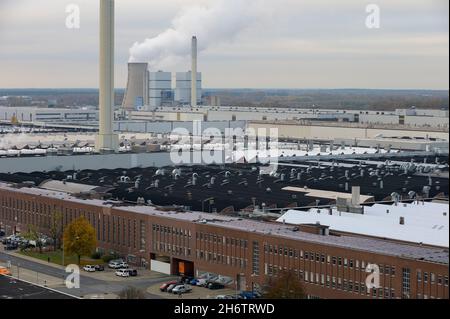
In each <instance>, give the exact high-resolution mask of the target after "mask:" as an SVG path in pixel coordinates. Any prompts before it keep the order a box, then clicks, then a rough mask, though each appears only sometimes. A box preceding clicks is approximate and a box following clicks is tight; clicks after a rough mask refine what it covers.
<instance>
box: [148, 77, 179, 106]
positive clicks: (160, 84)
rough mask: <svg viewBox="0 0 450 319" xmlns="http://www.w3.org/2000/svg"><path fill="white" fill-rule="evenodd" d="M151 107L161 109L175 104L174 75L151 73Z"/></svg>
mask: <svg viewBox="0 0 450 319" xmlns="http://www.w3.org/2000/svg"><path fill="white" fill-rule="evenodd" d="M149 74H150V81H149V103H148V104H149V106H150V107H152V108H154V107H160V106H163V105H172V104H173V91H172V73H170V72H163V71H158V72H150V73H149Z"/></svg>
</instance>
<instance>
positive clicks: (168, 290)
mask: <svg viewBox="0 0 450 319" xmlns="http://www.w3.org/2000/svg"><path fill="white" fill-rule="evenodd" d="M180 285H183V284H182V283H180V282H178V283H176V284H173V285H170V286H169V287H167V290H166V291H167V292H168V293H172V290H173V289H174V288H175V287H177V286H180Z"/></svg>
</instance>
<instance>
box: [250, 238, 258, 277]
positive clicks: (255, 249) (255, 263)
mask: <svg viewBox="0 0 450 319" xmlns="http://www.w3.org/2000/svg"><path fill="white" fill-rule="evenodd" d="M252 270H253V274H255V275H259V242H257V241H254V242H253V260H252Z"/></svg>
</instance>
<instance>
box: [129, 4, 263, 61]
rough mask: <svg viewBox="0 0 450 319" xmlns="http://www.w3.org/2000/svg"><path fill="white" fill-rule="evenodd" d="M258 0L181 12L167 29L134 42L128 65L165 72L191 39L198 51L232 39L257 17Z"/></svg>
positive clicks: (181, 57) (180, 57) (185, 54)
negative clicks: (195, 38) (196, 42)
mask: <svg viewBox="0 0 450 319" xmlns="http://www.w3.org/2000/svg"><path fill="white" fill-rule="evenodd" d="M260 1H261V0H215V1H212V4H211V5H209V6H200V5H198V6H194V7H190V8H188V9H186V10H184V11H183V12H181V13H180V14H179V15H178V16H177V17H176V18H175V19H174V20H173V21H172V25H171V27H170V28H168V29H167V30H165V31H164V32H162V33H161V34H159V35H157V36H156V37H154V38H151V39H146V40H145V41H143V42H141V43H139V42H136V43H135V44H134V45H133V46H132V47H131V49H130V60H129V61H130V62H148V63H149V65H150V67H151V68H161V69H168V68H171V67H173V66H174V65H175V64H177V63H179V62H181V61H183V60H184V59H186V58H187V57H188V56H189V55H190V53H191V38H192V36H193V35H196V36H197V38H198V41H199V42H198V50H199V52H201V51H204V50H206V49H208V48H209V47H211V46H213V45H216V44H220V43H223V42H227V41H231V40H233V39H234V38H235V37H236V36H237V35H238V34H239V33H240V32H242V31H243V30H245V29H246V28H247V27H248V26H250V25H251V24H252V23H253V22H254V21H255V19H256V17H258V13H257V12H256V10H255V8H257V7H260V6H258V5H257V3H259V2H260Z"/></svg>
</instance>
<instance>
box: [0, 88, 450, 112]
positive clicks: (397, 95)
mask: <svg viewBox="0 0 450 319" xmlns="http://www.w3.org/2000/svg"><path fill="white" fill-rule="evenodd" d="M203 92H204V95H205V96H209V95H215V96H219V97H220V100H221V104H222V105H232V106H248V107H292V108H294V107H296V108H307V109H310V108H318V109H320V108H332V109H363V110H366V109H367V110H394V109H396V108H410V107H411V106H415V107H416V108H427V109H448V108H449V91H444V90H441V91H434V90H363V89H340V90H319V89H317V90H312V89H311V90H300V89H299V90H295V89H292V90H290V89H285V90H276V89H267V90H263V89H261V90H259V89H205V90H204V91H203ZM6 95H19V96H22V95H23V96H31V97H33V100H34V101H53V102H56V106H59V107H66V106H86V105H94V106H96V105H98V91H97V90H96V89H16V90H13V89H3V90H2V89H0V96H6ZM123 95H124V90H123V89H117V90H116V99H115V102H116V105H120V104H122V99H123ZM20 102H21V101H20V100H19V101H17V103H18V104H20Z"/></svg>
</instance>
